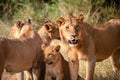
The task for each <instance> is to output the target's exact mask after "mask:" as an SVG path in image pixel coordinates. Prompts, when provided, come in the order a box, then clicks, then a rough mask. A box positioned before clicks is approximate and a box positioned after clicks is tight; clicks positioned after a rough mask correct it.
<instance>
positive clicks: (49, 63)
mask: <svg viewBox="0 0 120 80" xmlns="http://www.w3.org/2000/svg"><path fill="white" fill-rule="evenodd" d="M45 63H47V64H48V65H51V64H53V62H52V61H50V62H49V61H45Z"/></svg>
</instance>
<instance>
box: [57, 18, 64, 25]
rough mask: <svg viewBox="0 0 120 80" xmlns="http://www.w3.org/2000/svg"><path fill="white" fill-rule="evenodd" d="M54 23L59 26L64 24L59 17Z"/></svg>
mask: <svg viewBox="0 0 120 80" xmlns="http://www.w3.org/2000/svg"><path fill="white" fill-rule="evenodd" d="M56 22H57V24H58V25H59V26H61V25H63V24H64V23H65V19H64V18H63V17H60V18H57V19H56Z"/></svg>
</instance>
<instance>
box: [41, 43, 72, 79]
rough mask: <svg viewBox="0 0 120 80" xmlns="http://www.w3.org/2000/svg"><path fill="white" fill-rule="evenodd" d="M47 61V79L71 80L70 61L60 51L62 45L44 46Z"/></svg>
mask: <svg viewBox="0 0 120 80" xmlns="http://www.w3.org/2000/svg"><path fill="white" fill-rule="evenodd" d="M43 49H44V54H45V59H44V61H45V63H46V73H45V80H51V79H55V80H71V79H70V72H69V71H70V70H69V66H68V62H67V61H66V60H65V59H64V58H63V56H62V55H61V53H60V52H59V50H60V46H59V45H57V46H43Z"/></svg>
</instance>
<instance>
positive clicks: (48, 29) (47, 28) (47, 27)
mask: <svg viewBox="0 0 120 80" xmlns="http://www.w3.org/2000/svg"><path fill="white" fill-rule="evenodd" d="M44 26H45V28H46V30H47V31H52V27H51V25H50V24H47V23H46V24H45V25H44Z"/></svg>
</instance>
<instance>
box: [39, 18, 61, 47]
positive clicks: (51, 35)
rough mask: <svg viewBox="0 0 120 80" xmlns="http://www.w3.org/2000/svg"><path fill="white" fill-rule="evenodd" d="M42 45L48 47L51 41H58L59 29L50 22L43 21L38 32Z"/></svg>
mask: <svg viewBox="0 0 120 80" xmlns="http://www.w3.org/2000/svg"><path fill="white" fill-rule="evenodd" d="M38 34H39V35H40V37H41V40H42V43H43V44H45V45H50V42H51V41H52V39H58V40H59V39H60V35H59V28H58V27H57V25H56V24H54V23H53V22H51V21H50V20H47V21H45V23H44V24H43V26H42V27H41V28H40V29H39V30H38Z"/></svg>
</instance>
